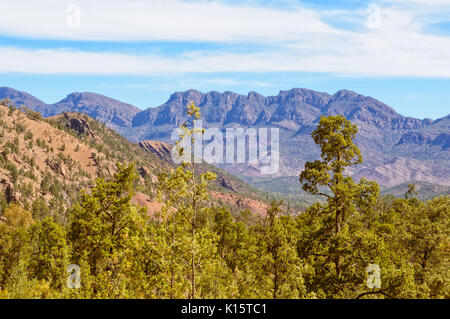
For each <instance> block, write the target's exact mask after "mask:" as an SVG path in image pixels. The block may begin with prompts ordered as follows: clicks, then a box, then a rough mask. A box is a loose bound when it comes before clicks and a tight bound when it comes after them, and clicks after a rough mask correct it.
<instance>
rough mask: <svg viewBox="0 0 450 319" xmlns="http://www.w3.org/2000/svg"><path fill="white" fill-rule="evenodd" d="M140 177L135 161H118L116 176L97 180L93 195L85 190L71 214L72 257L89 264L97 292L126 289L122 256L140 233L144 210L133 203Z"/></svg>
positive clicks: (74, 259) (114, 293) (88, 270)
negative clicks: (137, 219) (138, 220)
mask: <svg viewBox="0 0 450 319" xmlns="http://www.w3.org/2000/svg"><path fill="white" fill-rule="evenodd" d="M136 177H137V175H136V172H135V167H134V164H129V165H121V164H118V171H117V173H115V174H114V176H113V178H112V179H111V180H110V181H105V180H103V179H102V178H99V179H97V180H96V185H95V187H94V188H93V189H92V191H91V194H88V193H86V192H83V193H82V195H81V202H79V203H77V204H75V205H74V207H73V208H72V211H71V213H70V215H71V224H70V228H69V234H68V237H69V239H70V241H71V244H72V251H73V253H72V260H73V262H74V263H81V262H85V263H86V264H87V265H89V269H87V270H85V272H86V273H90V274H91V275H92V276H93V278H94V280H93V286H92V289H93V293H94V294H96V293H99V292H100V291H101V290H102V289H106V290H108V291H109V292H108V293H111V294H112V295H120V294H121V292H122V289H123V286H122V284H124V282H125V281H123V280H121V278H122V277H123V275H122V274H121V271H122V268H121V266H122V265H124V260H121V258H122V257H123V252H124V251H125V249H126V247H127V244H128V242H129V241H130V237H132V236H135V235H136V231H137V228H136V218H137V217H136V215H139V214H140V213H141V211H138V210H137V209H136V208H135V207H134V206H133V205H132V204H131V198H132V197H133V195H134V189H133V182H134V180H135V179H136ZM82 278H84V277H82Z"/></svg>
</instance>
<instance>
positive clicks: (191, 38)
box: [0, 0, 450, 119]
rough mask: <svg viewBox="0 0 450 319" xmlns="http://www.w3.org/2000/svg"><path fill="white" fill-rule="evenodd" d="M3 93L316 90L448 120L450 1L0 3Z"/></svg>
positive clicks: (140, 102) (137, 100) (140, 99)
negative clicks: (344, 93) (343, 91)
mask: <svg viewBox="0 0 450 319" xmlns="http://www.w3.org/2000/svg"><path fill="white" fill-rule="evenodd" d="M0 12H2V18H1V19H0V86H7V87H13V88H15V89H18V90H22V91H26V92H28V93H30V94H32V95H34V96H36V97H37V98H39V99H41V100H43V101H44V102H47V103H55V102H57V101H59V100H61V99H63V98H64V97H65V96H66V95H68V94H70V93H72V92H86V91H87V92H96V93H100V94H104V95H107V96H110V97H112V98H116V99H118V100H121V101H123V102H126V103H130V104H133V105H135V106H137V107H139V108H141V109H145V108H148V107H155V106H158V105H160V104H162V103H164V102H165V101H166V100H167V99H168V97H169V96H170V95H171V94H172V93H173V92H175V91H184V90H187V89H197V90H200V91H203V92H207V91H212V90H214V91H219V92H224V91H234V92H237V93H241V94H247V93H248V92H251V91H256V92H259V93H261V94H263V95H266V96H268V95H276V94H278V92H279V91H280V90H289V89H291V88H297V87H300V88H308V89H313V90H316V91H321V92H328V93H330V94H333V93H335V92H336V91H338V90H340V89H348V90H352V91H355V92H358V93H361V94H364V95H367V96H372V97H374V98H376V99H378V100H380V101H382V102H384V103H386V104H388V105H390V106H392V107H393V108H394V109H395V110H396V111H397V112H399V113H401V114H403V115H406V116H412V117H417V118H432V119H437V118H440V117H443V116H446V115H448V114H449V113H450V0H376V1H363V0H361V1H360V0H348V1H343V0H333V1H328V0H315V1H313V0H308V1H306V0H302V1H297V0H272V1H268V0H247V1H237V0H229V1H226V0H222V1H206V0H189V1H188V0H185V1H182V0H71V1H66V0H40V1H31V0H28V1H26V0H0Z"/></svg>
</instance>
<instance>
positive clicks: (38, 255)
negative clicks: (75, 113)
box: [0, 103, 450, 298]
mask: <svg viewBox="0 0 450 319" xmlns="http://www.w3.org/2000/svg"><path fill="white" fill-rule="evenodd" d="M13 111H14V110H13ZM188 115H189V116H190V120H189V121H188V122H187V123H185V124H184V125H183V126H182V128H183V132H184V134H185V136H187V137H188V138H189V137H191V136H192V134H193V133H194V131H193V129H192V128H191V127H192V124H193V123H194V121H195V120H198V119H199V118H200V116H201V114H200V110H199V108H198V107H196V106H195V105H194V104H193V103H192V104H190V105H189V107H188ZM63 120H64V117H63ZM63 120H61V121H63ZM57 124H58V125H59V127H60V128H61V129H63V128H65V127H66V126H65V125H64V122H60V123H57ZM97 126H98V127H97ZM91 127H95V129H98V130H99V131H101V132H103V133H104V134H105V135H104V136H102V138H103V137H104V141H106V142H105V143H106V145H107V147H104V148H103V150H104V152H108V151H110V153H108V154H106V156H107V157H108V156H110V157H111V158H117V156H119V157H124V158H127V157H129V156H130V154H134V155H135V156H136V162H137V163H138V164H137V165H138V167H139V166H141V165H145V164H143V163H146V161H145V158H144V157H145V153H142V154H141V153H140V151H137V150H134V149H133V148H132V146H130V144H126V143H122V144H123V145H114V141H117V138H118V137H117V136H113V135H108V134H113V133H108V134H107V133H106V132H110V131H107V130H106V129H105V128H104V126H102V125H100V124H95V122H93V124H92V126H91ZM103 133H102V134H103ZM200 133H201V132H200ZM74 134H75V133H74ZM355 134H356V127H355V126H354V125H352V124H351V123H350V122H348V121H347V120H345V118H343V117H339V116H337V117H334V116H332V117H328V118H325V117H323V118H322V119H321V120H320V122H319V125H318V127H317V129H316V130H315V131H314V132H313V138H314V140H315V141H316V143H317V144H318V145H319V146H320V147H321V151H322V152H321V154H322V157H321V160H318V161H314V162H309V163H306V165H305V170H304V171H303V172H302V174H301V175H300V180H301V181H302V182H303V190H304V191H305V192H308V193H309V194H310V195H311V196H320V197H323V200H322V201H320V202H317V203H314V204H312V205H309V204H308V205H309V207H306V208H305V211H304V212H302V213H301V214H298V215H291V214H289V204H288V205H286V204H282V203H281V202H277V201H274V202H272V204H271V205H270V207H269V208H268V210H267V212H266V214H264V215H263V216H260V215H256V214H253V213H251V212H250V211H248V210H243V211H240V210H238V209H236V208H235V207H230V206H227V205H218V204H217V201H214V200H212V199H211V198H210V193H211V190H212V189H214V179H215V177H216V176H215V174H214V173H212V172H210V171H208V169H205V166H202V164H194V163H183V164H182V165H180V166H178V167H176V168H174V169H172V170H165V173H163V174H161V175H160V177H159V182H158V183H157V184H156V183H152V182H151V181H149V180H148V178H147V182H146V183H139V182H138V181H137V173H136V168H135V164H118V166H117V171H116V173H115V174H114V175H113V176H112V177H111V178H108V179H106V178H105V179H104V178H98V179H97V180H96V181H95V185H93V187H92V188H91V189H90V190H89V191H82V192H81V194H80V193H78V190H77V189H76V187H74V186H71V185H67V184H64V183H63V182H61V181H60V180H58V179H57V178H55V177H54V176H53V175H52V174H51V173H50V172H47V173H44V174H43V178H42V180H41V182H40V187H41V192H42V193H43V194H44V196H42V197H40V196H37V198H33V195H34V194H35V190H34V188H36V187H35V186H34V183H30V182H27V180H23V179H20V180H18V178H19V176H20V175H24V176H25V177H29V178H31V179H33V178H32V177H33V176H34V175H33V172H35V171H36V169H37V168H36V163H34V162H33V160H34V159H33V158H29V157H27V156H22V160H23V161H24V163H27V164H28V165H29V166H30V168H31V169H30V170H29V171H25V170H24V169H23V168H21V169H18V168H17V167H16V166H15V165H14V164H13V163H10V162H7V158H8V157H7V154H8V152H10V151H14V147H15V146H17V144H18V143H17V144H16V143H10V144H11V145H12V148H11V146H8V147H5V152H4V154H6V155H5V156H0V165H1V166H2V167H3V168H6V169H8V170H9V171H10V173H11V176H12V177H13V179H14V181H15V184H14V191H15V192H17V193H19V194H20V195H21V196H23V197H25V200H24V202H25V203H26V205H25V207H27V206H29V207H30V211H28V210H27V209H24V208H23V207H20V206H19V205H17V204H10V205H8V204H7V203H6V201H5V200H2V202H1V211H0V298H450V240H449V238H450V218H449V217H450V216H449V211H450V198H449V196H441V197H437V198H434V199H432V200H429V201H421V200H419V199H418V198H415V195H414V194H415V193H414V192H415V189H414V187H413V186H412V185H409V187H408V189H403V190H402V195H401V197H406V198H397V199H396V198H394V197H392V196H386V197H381V196H380V195H379V188H378V185H377V184H376V183H374V182H370V181H366V180H364V179H362V180H361V181H359V182H355V181H353V180H352V179H351V178H350V177H348V175H346V169H349V168H351V166H353V165H357V164H359V163H360V162H361V161H362V159H361V155H360V152H359V150H358V148H357V147H356V146H355V144H354V143H353V139H354V137H355ZM27 135H28V132H26V133H25V136H27ZM27 139H28V138H27ZM82 139H83V141H84V142H86V143H87V141H88V139H89V135H88V134H85V135H84V136H82ZM31 140H32V138H30V142H31ZM36 143H37V144H38V145H40V147H43V148H44V149H48V146H47V145H46V144H45V142H44V141H42V140H36ZM119 144H120V143H119ZM92 145H93V146H95V142H92ZM96 149H97V150H98V148H96ZM116 151H117V152H118V154H119V155H117V154H115V153H116ZM180 151H181V152H182V151H183V150H182V149H181V150H180ZM93 153H94V154H97V155H95V158H96V159H98V160H104V157H103V154H105V153H103V154H102V152H99V153H96V152H93ZM134 155H133V156H134ZM54 160H55V161H57V162H58V163H59V164H62V163H64V164H65V165H66V166H67V167H69V168H70V170H71V171H72V168H71V166H72V165H73V162H72V160H71V159H70V158H69V157H68V156H65V155H64V154H63V153H59V154H58V156H57V157H55V158H54ZM156 161H157V160H156V159H155V163H157V162H156ZM74 171H75V172H76V174H79V175H80V176H83V177H86V176H88V174H87V173H86V172H84V171H83V170H82V169H81V168H80V167H74ZM38 172H39V171H38ZM419 186H421V185H419ZM146 187H154V188H155V189H156V187H157V188H158V191H157V197H158V200H159V201H160V202H161V203H162V208H161V209H160V211H159V212H158V213H153V214H147V213H146V211H145V210H144V209H141V208H139V207H137V206H135V205H134V204H132V198H133V196H134V195H135V193H136V191H137V190H139V191H142V190H145V189H146ZM405 192H406V193H407V194H406V196H403V194H405ZM50 194H52V195H53V196H51V195H50ZM63 194H70V195H69V196H71V198H77V199H78V200H77V201H76V203H75V204H74V205H72V207H70V209H69V211H68V213H67V214H68V215H67V214H66V212H65V207H64V205H65V204H64V203H65V201H64V198H63V196H65V195H63ZM7 197H8V196H7ZM311 198H313V197H311ZM152 199H153V197H152ZM303 204H305V206H306V202H303ZM69 264H77V265H79V266H80V269H81V288H79V289H70V288H67V287H66V280H67V278H68V273H67V266H68V265H69ZM370 264H372V265H374V264H375V265H378V266H379V267H380V270H381V277H380V285H379V286H370V287H369V285H368V280H369V279H370V276H371V275H370V274H369V273H368V272H367V266H368V265H370Z"/></svg>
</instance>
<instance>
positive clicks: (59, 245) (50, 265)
mask: <svg viewBox="0 0 450 319" xmlns="http://www.w3.org/2000/svg"><path fill="white" fill-rule="evenodd" d="M31 232H32V245H33V252H32V254H31V258H30V264H29V267H30V272H31V276H32V277H33V278H37V279H39V280H42V279H44V280H46V281H47V282H49V283H50V286H51V287H52V288H54V289H61V288H62V287H63V284H64V283H65V278H66V267H67V265H68V253H69V252H68V246H67V243H66V234H65V232H64V228H63V227H62V226H61V225H58V224H57V223H55V221H54V220H53V218H51V217H47V218H45V219H44V220H43V221H41V222H38V223H36V224H35V225H34V226H33V228H32V230H31Z"/></svg>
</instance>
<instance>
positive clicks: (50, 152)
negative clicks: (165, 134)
mask: <svg viewBox="0 0 450 319" xmlns="http://www.w3.org/2000/svg"><path fill="white" fill-rule="evenodd" d="M0 150H1V153H0V192H1V194H4V197H2V198H0V200H2V201H5V202H7V203H9V202H18V203H21V204H22V205H23V206H24V207H25V208H27V209H30V210H31V211H32V212H33V214H37V215H39V214H45V213H46V212H49V211H51V212H52V213H54V214H55V215H57V216H59V217H61V218H65V215H64V211H65V209H66V208H67V207H69V206H70V205H71V204H73V202H74V201H75V200H77V199H78V198H79V197H78V196H79V192H80V190H82V189H87V190H89V189H90V188H91V187H92V186H93V185H94V180H95V179H96V178H98V177H103V178H108V177H111V176H112V175H113V174H114V173H115V172H116V170H117V167H116V163H118V162H122V163H124V162H125V163H128V162H135V165H136V169H137V171H138V173H139V175H140V177H139V180H138V184H137V185H136V188H137V190H138V191H137V193H136V195H135V196H134V198H133V202H134V203H136V204H139V205H140V206H144V207H147V208H148V210H149V212H154V211H157V210H159V209H160V207H161V204H160V203H158V202H156V200H155V198H156V190H157V185H158V177H157V176H158V175H159V174H160V173H162V172H165V171H168V170H169V169H171V168H173V165H172V163H171V162H170V161H168V160H166V159H164V158H161V157H160V156H158V154H154V153H150V152H148V151H147V150H145V149H144V148H142V147H141V146H139V145H138V144H134V143H131V142H129V141H128V140H126V139H125V138H124V137H122V136H120V135H119V134H118V133H116V132H114V131H113V130H111V129H109V128H107V127H106V126H105V125H104V124H102V123H100V122H98V121H96V120H93V119H92V118H90V117H89V116H87V115H85V114H81V113H63V114H61V115H57V116H53V117H49V118H46V119H42V118H41V116H40V114H39V113H36V112H34V111H30V110H29V111H26V112H23V111H22V110H20V109H18V108H11V107H7V106H5V105H0ZM208 168H210V167H209V166H205V167H204V168H203V169H208ZM215 171H216V172H217V174H218V179H217V181H216V182H215V183H213V184H212V186H211V187H212V188H211V192H212V193H213V195H214V198H215V200H216V201H221V202H223V203H224V204H226V205H230V206H233V207H236V208H238V209H250V210H251V211H254V212H256V213H263V212H265V210H266V207H267V204H266V203H265V202H264V198H263V196H262V195H261V194H259V193H258V192H257V191H255V190H253V189H252V188H251V187H248V186H247V185H246V184H244V183H243V182H242V181H240V180H239V179H237V178H236V177H233V176H231V175H229V174H227V173H226V172H223V171H222V170H220V169H217V168H215ZM244 194H245V195H246V198H245V199H244V198H243V195H244Z"/></svg>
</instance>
